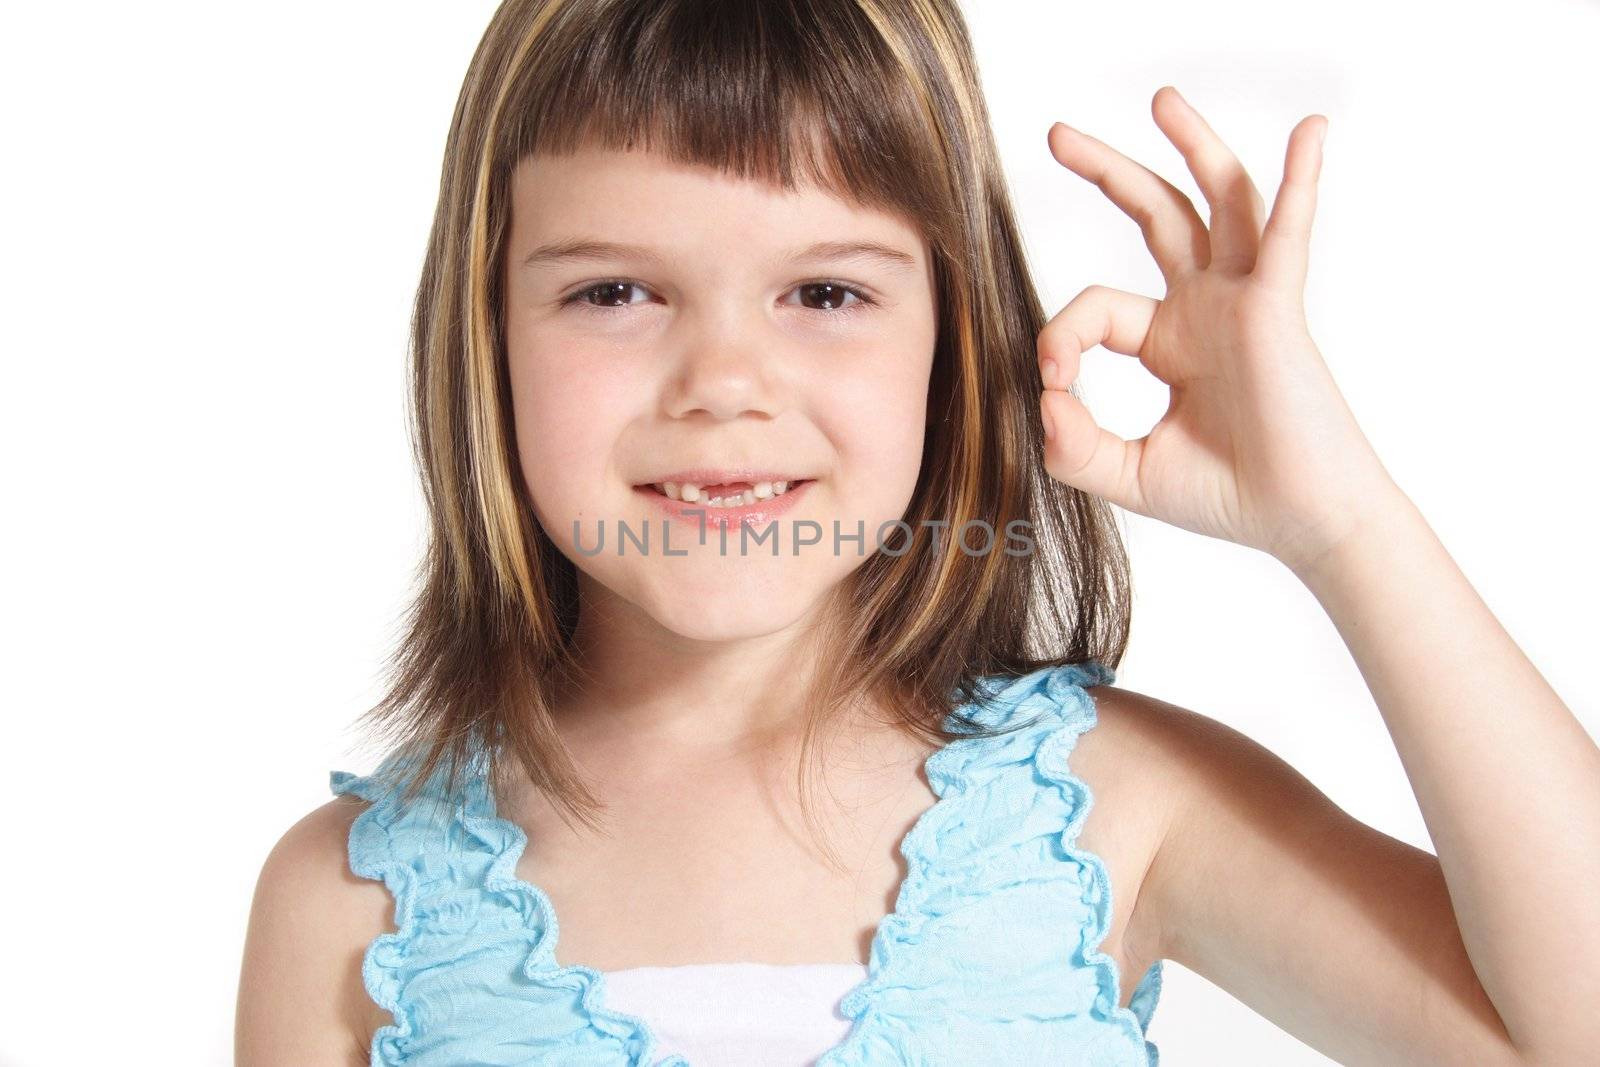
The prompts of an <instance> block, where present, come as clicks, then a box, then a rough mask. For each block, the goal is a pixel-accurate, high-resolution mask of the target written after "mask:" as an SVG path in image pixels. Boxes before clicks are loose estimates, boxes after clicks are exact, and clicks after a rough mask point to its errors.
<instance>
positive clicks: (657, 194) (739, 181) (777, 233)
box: [510, 146, 924, 257]
mask: <svg viewBox="0 0 1600 1067" xmlns="http://www.w3.org/2000/svg"><path fill="white" fill-rule="evenodd" d="M510 206H511V213H512V220H511V221H512V237H513V241H515V242H517V243H527V242H530V241H539V240H544V239H546V238H549V237H553V236H563V237H564V236H567V235H568V234H569V233H571V232H574V231H582V232H583V233H586V234H602V233H603V234H604V235H605V236H606V237H608V238H610V239H614V240H628V241H639V242H645V241H655V242H672V243H680V244H693V243H695V241H696V240H697V239H707V238H709V239H713V240H715V241H716V242H718V243H719V244H725V242H729V241H732V242H738V243H739V244H740V245H747V246H751V247H755V246H760V247H769V246H771V245H773V244H783V245H793V244H796V243H798V242H801V241H806V242H810V241H816V240H818V239H821V238H827V237H831V238H841V237H843V236H845V235H849V236H850V237H854V238H862V239H876V240H881V241H883V242H886V243H898V244H900V245H901V246H903V247H904V248H905V249H906V251H908V252H911V253H913V254H915V255H917V256H919V257H921V256H922V255H923V254H924V246H923V243H922V236H921V234H920V232H919V230H918V228H917V226H916V225H915V223H914V222H912V221H911V220H909V219H906V218H904V217H902V216H900V215H898V214H896V213H892V212H889V211H885V210H882V209H879V208H875V207H872V206H870V205H867V204H863V203H861V202H859V201H856V200H854V199H853V198H851V197H849V196H848V194H846V193H843V192H841V191H839V190H836V189H833V188H830V187H826V186H822V185H819V184H815V183H812V182H803V183H802V184H799V185H796V186H795V187H793V188H789V189H785V188H784V187H782V186H781V185H779V184H777V183H774V182H767V181H763V180H758V179H753V178H741V177H739V176H737V175H733V174H730V173H727V172H724V171H720V170H718V169H716V168H713V167H708V166H703V165H697V164H687V163H683V162H680V161H677V160H674V159H672V158H670V157H668V156H666V155H664V154H661V153H657V152H652V151H647V150H642V149H635V150H621V149H612V148H604V147H596V146H585V147H583V148H581V149H578V150H576V151H574V152H571V153H566V154H561V155H551V154H539V155H532V156H528V157H526V158H524V159H523V160H521V161H520V162H519V163H518V164H517V166H516V168H515V170H514V171H513V172H512V176H511V187H510Z"/></svg>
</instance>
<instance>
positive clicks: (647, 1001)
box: [604, 963, 867, 1067]
mask: <svg viewBox="0 0 1600 1067" xmlns="http://www.w3.org/2000/svg"><path fill="white" fill-rule="evenodd" d="M605 975H606V985H605V998H604V999H605V1005H606V1007H608V1008H610V1009H612V1010H613V1011H621V1012H626V1013H627V1014H629V1015H637V1016H639V1017H640V1018H642V1019H643V1020H644V1021H645V1022H646V1023H648V1024H649V1025H650V1029H651V1030H652V1031H653V1032H654V1033H655V1036H656V1044H655V1047H654V1048H653V1049H652V1050H651V1052H650V1055H651V1063H652V1064H654V1063H659V1062H660V1061H661V1060H662V1059H663V1058H665V1057H667V1056H670V1055H672V1054H673V1053H677V1054H679V1055H681V1056H683V1057H684V1058H685V1059H686V1060H688V1061H689V1064H690V1067H811V1064H812V1063H813V1062H814V1061H815V1060H816V1059H817V1058H818V1057H819V1056H821V1055H822V1054H823V1053H824V1052H827V1051H828V1050H829V1049H831V1048H833V1047H834V1046H835V1045H837V1044H839V1042H841V1041H843V1040H844V1038H845V1035H846V1034H847V1033H849V1031H850V1020H849V1019H847V1018H845V1017H844V1016H843V1015H840V1014H839V1001H841V1000H842V999H844V995H845V994H846V993H848V992H850V990H852V989H854V988H855V987H856V986H857V985H859V984H860V983H861V981H862V980H863V979H864V978H866V976H867V968H866V967H865V966H863V965H861V964H858V963H804V964H796V965H793V966H780V965H777V964H771V963H696V964H687V965H684V966H681V967H629V968H626V969H624V970H620V971H607V972H605Z"/></svg>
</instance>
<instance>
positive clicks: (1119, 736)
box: [1072, 685, 1321, 997]
mask: <svg viewBox="0 0 1600 1067" xmlns="http://www.w3.org/2000/svg"><path fill="white" fill-rule="evenodd" d="M1087 692H1088V693H1089V695H1090V696H1091V697H1092V698H1093V700H1094V703H1095V712H1096V725H1095V727H1094V728H1093V729H1091V730H1089V731H1087V732H1086V733H1084V734H1083V735H1082V736H1081V737H1080V738H1079V739H1078V742H1077V745H1076V747H1075V748H1074V749H1073V755H1072V766H1073V770H1074V773H1075V774H1076V775H1077V776H1078V777H1080V778H1082V779H1083V780H1084V781H1085V782H1086V783H1087V784H1088V785H1089V787H1090V788H1091V790H1092V791H1093V793H1094V798H1095V799H1094V805H1093V807H1092V808H1091V809H1090V814H1089V816H1088V818H1087V819H1086V820H1085V824H1084V828H1083V832H1082V835H1081V836H1080V842H1081V843H1082V844H1083V847H1085V848H1087V849H1089V850H1090V851H1093V852H1096V853H1097V854H1099V855H1100V856H1101V858H1102V859H1103V860H1104V861H1105V862H1106V864H1107V866H1108V868H1109V874H1110V877H1111V880H1112V883H1113V893H1112V903H1113V920H1112V926H1111V930H1110V933H1109V934H1108V936H1107V945H1108V946H1109V947H1108V948H1107V949H1106V950H1107V951H1108V952H1111V953H1112V954H1113V955H1117V953H1118V952H1120V953H1121V954H1122V958H1123V960H1124V961H1125V962H1126V966H1125V967H1124V968H1123V973H1124V974H1127V973H1129V971H1130V970H1141V971H1142V969H1143V968H1144V967H1145V966H1147V965H1148V964H1149V963H1151V962H1153V961H1155V960H1156V959H1161V958H1165V957H1168V956H1170V955H1171V954H1172V950H1173V934H1174V931H1173V929H1172V928H1171V927H1172V924H1173V918H1174V917H1173V915H1172V914H1171V912H1170V909H1169V908H1168V907H1167V899H1166V897H1165V896H1164V894H1163V892H1162V890H1163V886H1162V885H1161V874H1162V865H1161V864H1159V863H1158V859H1160V858H1161V857H1162V856H1163V854H1165V855H1167V856H1169V857H1170V856H1171V855H1172V854H1173V853H1174V852H1175V851H1177V845H1176V841H1177V839H1178V838H1180V837H1181V836H1182V835H1183V834H1184V832H1185V827H1189V826H1192V825H1193V824H1194V820H1191V819H1187V818H1186V815H1187V814H1188V813H1190V812H1192V811H1194V810H1202V811H1203V810H1205V809H1206V808H1207V807H1208V806H1209V805H1210V804H1212V803H1213V802H1215V801H1216V800H1217V799H1218V798H1221V797H1226V796H1232V797H1234V798H1235V800H1237V799H1238V797H1239V794H1240V791H1241V790H1249V789H1251V788H1252V783H1254V787H1255V788H1257V789H1259V788H1262V787H1267V788H1268V789H1269V791H1270V792H1271V794H1272V796H1273V797H1274V798H1275V799H1276V800H1281V799H1282V797H1283V796H1284V795H1285V789H1287V791H1288V792H1289V793H1290V794H1298V795H1299V796H1300V797H1302V798H1303V800H1304V803H1306V804H1308V805H1313V804H1315V803H1316V798H1318V797H1320V796H1321V794H1320V793H1317V792H1316V790H1315V788H1314V787H1312V786H1311V784H1310V783H1309V782H1306V781H1305V779H1303V778H1301V777H1300V775H1299V774H1298V773H1297V772H1295V771H1294V770H1293V768H1291V767H1289V765H1288V764H1286V763H1284V762H1283V761H1282V760H1281V759H1279V758H1278V757H1277V756H1275V755H1273V754H1272V753H1271V752H1270V751H1269V750H1267V749H1266V748H1264V747H1263V746H1261V745H1260V744H1259V743H1257V742H1256V741H1253V740H1252V739H1250V738H1249V737H1248V736H1246V735H1244V734H1242V733H1240V732H1239V731H1238V730H1235V729H1233V728H1232V727H1230V726H1228V725H1227V724H1225V723H1222V722H1220V721H1218V720H1216V719H1212V718H1209V717H1208V716H1205V715H1202V714H1200V713H1199V712H1196V711H1192V710H1190V709H1188V708H1185V707H1182V706H1180V705H1177V704H1173V703H1170V702H1168V701H1165V700H1160V699H1158V698H1156V697H1153V696H1149V695H1147V694H1145V693H1140V692H1137V691H1135V690H1132V689H1125V688H1121V687H1119V686H1114V685H1100V686H1094V687H1091V688H1090V689H1088V690H1087ZM1302 786H1303V788H1302ZM1313 794H1314V796H1313ZM1123 992H1124V996H1125V997H1126V995H1127V993H1128V992H1129V991H1128V990H1126V989H1124V991H1123Z"/></svg>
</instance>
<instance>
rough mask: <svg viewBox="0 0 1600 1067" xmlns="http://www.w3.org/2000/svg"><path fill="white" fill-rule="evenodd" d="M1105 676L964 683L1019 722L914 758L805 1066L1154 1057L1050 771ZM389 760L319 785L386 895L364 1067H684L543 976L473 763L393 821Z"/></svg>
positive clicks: (1146, 1015) (511, 842) (1063, 778)
mask: <svg viewBox="0 0 1600 1067" xmlns="http://www.w3.org/2000/svg"><path fill="white" fill-rule="evenodd" d="M1114 680H1115V674H1114V673H1113V672H1112V670H1111V669H1110V668H1109V667H1106V666H1104V665H1103V664H1101V663H1099V662H1097V661H1095V660H1089V661H1086V662H1084V663H1078V664H1072V665H1068V666H1060V667H1048V668H1043V669H1041V670H1037V671H1033V672H1031V673H1028V674H1025V675H1022V676H1020V677H1001V676H994V677H990V678H985V679H983V681H982V683H981V684H982V686H983V691H984V693H986V694H989V695H990V696H992V699H990V700H987V701H984V702H982V703H974V704H968V705H963V707H962V708H961V709H960V710H962V711H963V712H965V713H966V714H967V715H968V716H970V717H971V718H973V719H975V720H977V721H979V722H982V723H984V724H985V725H990V726H994V725H1013V724H1026V723H1030V722H1031V725H1027V726H1026V727H1025V728H1024V729H1021V730H1019V731H1017V732H1015V733H1012V734H1009V735H1006V736H1004V737H999V738H992V739H990V738H977V737H968V738H962V739H959V740H956V741H953V742H950V743H949V744H947V745H946V746H945V747H943V748H942V749H940V750H938V751H937V752H935V753H933V755H932V756H931V757H930V758H929V759H928V761H927V765H926V768H927V775H928V781H929V784H930V785H931V786H932V788H933V791H934V793H935V794H936V795H937V796H938V798H939V799H938V800H937V802H936V803H935V804H934V805H933V806H932V807H931V808H929V809H928V810H927V811H926V812H924V814H923V815H922V817H921V818H919V819H918V820H917V822H916V823H915V825H913V826H912V828H911V830H910V832H909V833H908V834H906V836H905V839H904V840H903V841H902V842H901V845H900V852H901V854H902V855H903V856H904V857H905V859H906V864H907V867H906V869H907V871H908V873H907V876H906V878H905V880H904V882H903V883H902V884H901V887H900V892H899V895H898V898H897V900H896V902H895V907H894V911H893V912H891V913H890V914H889V915H888V916H886V917H885V919H884V920H883V922H882V923H881V924H880V925H879V927H878V930H877V933H876V936H875V937H874V939H873V941H872V946H871V953H870V960H869V963H868V969H867V976H866V978H865V979H864V980H863V981H862V983H861V984H860V985H858V986H857V987H856V988H855V989H854V990H852V991H851V992H850V993H848V994H847V995H846V996H845V997H844V999H843V1001H842V1002H841V1003H840V1005H839V1011H840V1012H841V1013H842V1014H843V1015H845V1016H846V1017H848V1018H849V1019H850V1020H851V1027H850V1031H849V1033H848V1035H847V1036H846V1037H845V1038H844V1040H843V1041H841V1042H840V1044H839V1045H838V1046H836V1047H835V1048H833V1049H831V1050H829V1051H828V1052H827V1053H826V1054H825V1055H823V1056H822V1058H821V1059H819V1060H818V1061H817V1067H846V1065H852V1067H854V1065H873V1067H887V1065H895V1064H910V1065H927V1067H969V1065H970V1067H979V1065H982V1067H992V1065H995V1064H1007V1065H1010V1064H1017V1065H1028V1067H1034V1065H1038V1064H1058V1065H1062V1067H1066V1065H1082V1067H1134V1065H1139V1067H1153V1065H1155V1064H1156V1063H1157V1062H1158V1054H1157V1050H1156V1046H1155V1044H1154V1043H1152V1042H1150V1041H1149V1040H1147V1039H1146V1037H1145V1031H1146V1029H1147V1028H1148V1027H1149V1025H1150V1018H1151V1014H1152V1013H1153V1012H1154V1010H1155V1006H1156V1001H1157V999H1158V998H1159V996H1160V992H1161V974H1162V961H1161V960H1157V961H1156V962H1155V963H1154V964H1152V965H1151V967H1150V969H1149V970H1147V971H1146V972H1145V973H1144V975H1143V976H1142V977H1141V979H1140V980H1139V982H1138V985H1137V986H1136V987H1135V990H1134V994H1133V998H1132V1002H1131V1005H1130V1007H1128V1008H1123V1007H1121V1006H1120V1005H1119V1004H1117V989H1118V977H1119V976H1118V974H1117V965H1116V963H1115V961H1113V960H1112V959H1111V957H1110V956H1108V955H1106V954H1105V953H1102V952H1100V951H1099V950H1098V946H1099V945H1100V943H1101V941H1102V940H1103V939H1104V937H1105V934H1106V929H1107V926H1108V924H1109V922H1110V918H1111V883H1110V879H1109V876H1108V874H1107V871H1106V868H1105V865H1104V864H1103V863H1102V861H1101V860H1100V858H1099V857H1098V856H1096V855H1094V854H1093V853H1090V852H1086V851H1084V850H1082V849H1079V848H1077V847H1076V841H1077V837H1078V831H1079V829H1080V828H1081V827H1082V825H1083V821H1084V817H1085V816H1086V815H1087V814H1088V812H1089V808H1090V805H1091V804H1092V803H1093V795H1092V794H1091V792H1090V790H1089V788H1088V786H1086V785H1085V784H1084V783H1083V781H1081V780H1080V779H1079V778H1077V777H1076V776H1074V775H1073V773H1072V772H1071V770H1069V768H1068V765H1067V760H1068V756H1069V755H1070V754H1071V752H1072V750H1073V747H1074V745H1075V744H1076V742H1077V739H1078V737H1079V736H1080V735H1081V734H1082V733H1083V732H1084V731H1086V730H1088V729H1089V728H1090V727H1092V726H1094V724H1095V722H1096V713H1095V706H1094V700H1093V698H1092V697H1091V695H1090V694H1089V692H1088V690H1087V687H1092V686H1095V685H1099V684H1102V683H1107V682H1112V681H1114ZM952 725H955V724H952ZM397 765H398V764H396V762H395V757H394V756H391V757H390V759H389V760H388V761H385V764H384V768H380V772H376V773H374V775H372V776H370V777H357V776H355V775H352V774H349V773H347V772H344V771H334V772H332V774H331V785H332V788H333V792H334V793H335V794H344V793H350V794H354V795H355V796H358V797H361V798H362V799H364V800H367V801H370V802H371V804H370V806H369V807H368V808H367V809H366V810H365V811H363V812H362V813H361V814H360V815H359V816H358V817H357V818H356V820H355V822H354V824H353V825H352V827H351V830H350V843H349V844H350V867H351V870H352V871H354V872H355V873H356V874H357V875H360V876H362V877H364V878H371V879H377V880H381V881H382V882H383V883H384V884H385V885H387V886H388V888H389V891H390V892H391V893H392V894H393V896H394V899H395V926H396V928H397V929H396V931H395V932H391V933H386V934H381V935H379V936H378V937H377V938H375V939H374V940H373V942H372V943H371V944H370V945H369V946H368V948H367V952H366V956H365V960H364V964H363V967H362V977H363V980H364V982H365V983H366V988H367V992H368V993H369V994H370V995H371V997H372V998H373V1000H374V1001H375V1002H376V1003H377V1004H378V1005H379V1006H380V1007H382V1008H384V1009H387V1010H388V1011H390V1012H391V1013H393V1016H394V1022H393V1023H392V1024H389V1025H385V1026H383V1027H380V1028H379V1029H378V1031H377V1033H376V1034H374V1035H373V1039H372V1060H371V1062H372V1063H373V1064H374V1065H375V1067H400V1065H405V1067H460V1065H462V1064H486V1065H506V1067H510V1065H519V1067H521V1065H531V1064H540V1065H552V1067H555V1065H560V1067H624V1065H627V1067H694V1065H692V1064H689V1063H688V1062H687V1061H686V1060H684V1059H683V1058H682V1057H681V1056H672V1057H669V1058H666V1059H663V1060H661V1061H660V1062H659V1063H657V1062H655V1059H654V1058H653V1057H652V1055H651V1049H652V1046H653V1045H654V1043H655V1038H654V1035H653V1033H652V1031H651V1029H650V1026H649V1023H648V1021H647V1020H645V1019H641V1018H639V1017H637V1016H633V1015H627V1014H624V1013H622V1012H617V1011H611V1010H609V1009H607V1008H606V1005H605V985H604V975H603V974H602V973H601V972H599V971H596V970H594V969H592V968H589V967H584V966H580V965H572V966H557V965H556V962H555V947H556V941H557V937H558V926H557V921H556V916H555V914H554V912H553V910H552V909H551V904H550V898H549V897H548V896H547V895H546V894H545V893H544V891H543V890H541V889H540V888H538V886H536V885H532V884H530V883H528V882H525V881H522V880H520V879H519V878H517V876H516V874H515V869H516V865H517V862H518V860H519V858H520V857H521V855H522V852H523V849H524V847H525V846H526V845H527V837H526V835H525V834H524V833H523V832H522V830H521V828H520V827H518V826H517V825H516V824H515V823H513V822H511V821H510V820H507V819H503V818H500V817H499V816H498V815H497V814H496V810H495V805H494V797H493V795H492V793H491V791H490V790H489V788H488V784H487V778H486V776H485V774H484V773H483V770H482V764H481V760H480V761H479V763H478V766H477V767H476V769H475V770H474V772H473V773H472V774H470V775H468V776H467V778H466V783H465V786H464V789H463V791H462V794H460V795H457V796H456V797H453V798H452V797H446V796H445V795H444V792H443V790H442V788H441V787H440V784H439V783H440V782H442V778H443V774H442V772H440V773H439V774H437V775H436V776H435V779H434V780H433V781H430V782H429V784H428V792H427V793H425V794H424V795H423V797H422V799H421V800H420V802H418V803H414V804H413V805H411V807H410V808H409V809H408V810H402V809H401V808H400V807H399V805H398V802H397V801H398V793H399V790H398V789H395V788H385V787H383V786H381V785H380V784H379V779H380V773H381V772H382V771H383V770H384V769H385V768H389V769H392V768H393V767H395V766H397ZM389 780H390V779H387V778H385V779H384V781H389ZM451 801H454V802H451ZM729 1010H731V1011H737V1010H738V1006H737V1005H730V1006H729Z"/></svg>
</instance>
